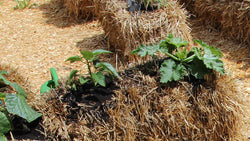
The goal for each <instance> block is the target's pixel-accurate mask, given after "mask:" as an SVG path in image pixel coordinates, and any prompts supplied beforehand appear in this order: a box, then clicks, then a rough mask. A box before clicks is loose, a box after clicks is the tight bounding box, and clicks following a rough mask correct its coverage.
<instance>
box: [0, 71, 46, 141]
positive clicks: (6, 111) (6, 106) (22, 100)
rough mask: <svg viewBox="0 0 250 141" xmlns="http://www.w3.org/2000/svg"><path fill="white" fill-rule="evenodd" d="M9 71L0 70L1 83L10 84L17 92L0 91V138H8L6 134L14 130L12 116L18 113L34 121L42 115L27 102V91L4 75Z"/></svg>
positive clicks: (29, 120)
mask: <svg viewBox="0 0 250 141" xmlns="http://www.w3.org/2000/svg"><path fill="white" fill-rule="evenodd" d="M7 73H8V72H6V71H1V72H0V83H2V84H4V85H6V86H10V87H11V88H13V90H15V91H16V93H2V92H0V100H1V101H0V103H1V106H0V119H1V120H0V140H7V139H6V137H5V136H4V134H6V133H8V132H9V131H10V130H12V128H13V126H12V121H11V120H12V116H13V115H17V116H19V117H22V118H23V119H26V120H27V121H28V122H32V121H34V120H36V119H37V118H39V117H41V116H42V114H41V113H38V112H36V111H35V110H33V109H32V108H31V107H30V106H29V105H28V104H27V102H26V98H27V93H26V92H25V91H24V89H23V88H22V87H20V86H19V85H18V84H17V83H11V82H10V81H9V80H7V79H5V78H4V76H3V75H6V74H7Z"/></svg>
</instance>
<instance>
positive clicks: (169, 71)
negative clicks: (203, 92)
mask: <svg viewBox="0 0 250 141" xmlns="http://www.w3.org/2000/svg"><path fill="white" fill-rule="evenodd" d="M194 42H195V43H197V44H199V45H200V47H199V48H198V47H192V49H191V50H190V51H188V50H187V49H186V47H187V45H188V42H187V41H184V40H182V39H181V38H176V37H174V36H173V35H172V34H170V35H169V36H167V37H166V38H165V40H162V41H160V42H159V44H158V45H154V44H151V45H148V46H145V45H140V46H139V47H138V48H137V49H135V50H133V51H132V54H138V55H139V56H141V57H145V56H147V55H150V56H153V57H157V52H158V53H163V54H165V55H166V56H167V57H168V59H165V60H164V62H163V63H162V64H161V67H160V74H161V79H160V82H161V83H167V82H171V81H178V80H180V79H182V78H183V77H184V76H188V75H192V76H194V77H195V78H196V79H204V76H205V75H207V74H210V73H212V72H213V70H215V71H217V72H219V73H221V74H224V73H225V70H224V67H223V62H222V60H221V59H220V58H221V57H222V56H223V54H222V53H221V51H220V50H219V49H216V48H215V47H214V46H209V45H207V44H206V43H204V42H203V41H201V40H194Z"/></svg>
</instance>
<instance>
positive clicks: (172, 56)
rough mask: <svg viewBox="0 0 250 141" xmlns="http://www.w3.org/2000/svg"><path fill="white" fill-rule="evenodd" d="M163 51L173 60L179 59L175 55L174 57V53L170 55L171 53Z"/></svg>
mask: <svg viewBox="0 0 250 141" xmlns="http://www.w3.org/2000/svg"><path fill="white" fill-rule="evenodd" d="M164 53H165V54H167V55H168V56H169V57H171V58H173V59H174V60H176V61H180V59H179V58H177V57H175V56H174V55H172V54H170V53H168V52H164Z"/></svg>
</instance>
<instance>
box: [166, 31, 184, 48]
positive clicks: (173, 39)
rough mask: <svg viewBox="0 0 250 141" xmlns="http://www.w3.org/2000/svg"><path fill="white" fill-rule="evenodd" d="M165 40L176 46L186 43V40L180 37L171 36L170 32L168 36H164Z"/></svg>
mask: <svg viewBox="0 0 250 141" xmlns="http://www.w3.org/2000/svg"><path fill="white" fill-rule="evenodd" d="M166 41H167V43H168V44H170V45H174V46H176V47H177V48H180V47H183V46H187V45H188V41H184V40H182V38H176V37H173V35H172V34H170V35H169V36H168V37H166Z"/></svg>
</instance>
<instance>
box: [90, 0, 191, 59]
mask: <svg viewBox="0 0 250 141" xmlns="http://www.w3.org/2000/svg"><path fill="white" fill-rule="evenodd" d="M94 5H95V8H96V15H97V16H98V17H99V21H100V22H101V24H102V26H103V30H104V32H105V36H106V37H107V38H108V42H109V45H110V47H111V49H114V50H116V51H118V52H120V54H121V55H124V56H128V55H129V54H130V52H131V50H133V49H135V48H137V47H138V46H139V45H140V44H147V43H156V42H158V41H159V40H161V39H163V38H164V37H166V36H167V35H168V34H169V33H173V34H174V35H175V36H176V37H182V38H184V39H185V40H188V41H191V40H192V37H191V35H190V28H189V27H188V25H187V22H186V11H185V10H184V9H182V8H181V7H180V6H179V5H178V3H177V2H176V1H173V0H170V1H168V3H167V4H166V7H164V8H160V9H158V10H155V11H142V13H141V15H140V16H135V14H133V13H129V12H128V11H127V10H126V7H127V5H126V3H125V2H124V1H121V0H94ZM129 58H131V56H129Z"/></svg>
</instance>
